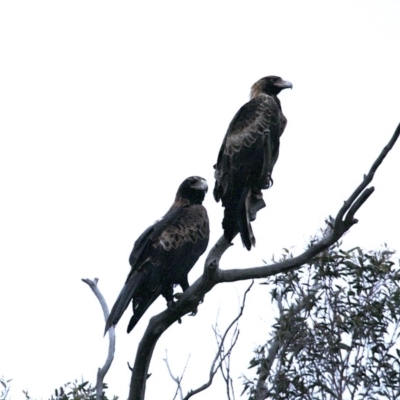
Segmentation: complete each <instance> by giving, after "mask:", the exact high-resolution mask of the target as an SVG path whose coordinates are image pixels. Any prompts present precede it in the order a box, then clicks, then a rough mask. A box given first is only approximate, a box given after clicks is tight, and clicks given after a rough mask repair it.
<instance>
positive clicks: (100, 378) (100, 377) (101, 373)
mask: <svg viewBox="0 0 400 400" xmlns="http://www.w3.org/2000/svg"><path fill="white" fill-rule="evenodd" d="M82 281H83V282H85V283H86V284H88V285H89V287H90V289H92V291H93V293H94V294H95V296H96V297H97V299H98V300H99V302H100V305H101V309H102V310H103V315H104V320H105V321H107V318H108V315H109V314H110V312H109V310H108V306H107V303H106V301H105V299H104V296H103V295H102V294H101V292H100V289H99V288H98V286H97V282H98V281H99V280H98V278H94V280H93V281H92V280H91V279H82ZM108 338H109V344H108V355H107V359H106V362H105V363H104V365H103V367H102V368H99V369H98V370H97V380H96V400H101V397H102V394H103V382H104V377H105V376H106V374H107V372H108V370H109V369H110V366H111V364H112V362H113V360H114V353H115V329H114V327H113V326H112V327H111V328H110V329H109V330H108Z"/></svg>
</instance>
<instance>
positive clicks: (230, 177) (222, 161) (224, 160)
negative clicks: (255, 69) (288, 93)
mask: <svg viewBox="0 0 400 400" xmlns="http://www.w3.org/2000/svg"><path fill="white" fill-rule="evenodd" d="M292 87H293V86H292V84H291V83H290V82H288V81H284V80H283V79H282V78H280V77H279V76H266V77H265V78H262V79H260V80H259V81H257V82H256V83H255V84H254V85H253V86H252V88H251V93H250V101H249V102H248V103H246V104H245V105H244V106H243V107H242V108H240V110H239V111H238V112H237V113H236V115H235V116H234V117H233V120H232V121H231V123H230V125H229V127H228V131H227V132H226V135H225V138H224V141H223V142H222V146H221V149H220V151H219V154H218V160H217V164H216V165H215V166H214V168H215V180H216V182H215V188H214V198H215V200H216V201H217V202H218V201H219V200H220V199H221V200H222V205H223V207H224V208H225V211H224V219H223V221H222V227H223V229H224V235H225V238H226V239H227V240H228V241H229V242H231V241H232V239H233V238H234V237H235V235H236V234H237V233H238V232H240V236H241V238H242V242H243V245H244V246H245V247H246V248H247V250H250V249H251V246H254V245H255V241H256V240H255V237H254V234H253V231H252V228H251V224H250V221H253V220H254V219H255V218H256V213H257V211H258V210H259V209H261V208H263V207H265V202H264V200H263V198H262V197H263V196H262V193H261V190H262V189H268V188H269V187H270V186H271V185H272V182H273V181H272V177H271V175H272V170H273V168H274V165H275V163H276V160H277V159H278V155H279V138H280V136H281V135H282V133H283V131H284V129H285V126H286V118H285V116H284V115H283V113H282V108H281V103H280V101H279V99H278V97H277V96H278V94H279V92H280V91H281V90H283V89H286V88H292Z"/></svg>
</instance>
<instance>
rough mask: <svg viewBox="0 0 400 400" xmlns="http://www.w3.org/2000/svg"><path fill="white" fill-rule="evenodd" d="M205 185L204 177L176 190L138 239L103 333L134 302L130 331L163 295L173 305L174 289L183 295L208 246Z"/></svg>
mask: <svg viewBox="0 0 400 400" xmlns="http://www.w3.org/2000/svg"><path fill="white" fill-rule="evenodd" d="M207 189H208V186H207V182H206V180H205V179H203V178H200V177H199V176H192V177H190V178H187V179H185V180H184V181H183V182H182V184H181V185H180V186H179V189H178V192H177V194H176V197H175V201H174V203H173V204H172V206H171V208H170V209H169V210H168V212H167V213H166V214H165V215H164V217H163V218H161V219H160V220H159V221H157V222H156V223H154V225H152V226H150V227H149V228H147V229H146V230H145V231H144V232H143V233H142V234H141V235H140V236H139V238H138V239H137V240H136V242H135V244H134V246H133V250H132V253H131V255H130V257H129V263H130V265H131V267H132V268H131V272H130V273H129V275H128V278H127V280H126V282H125V285H124V287H123V288H122V291H121V293H120V294H119V296H118V298H117V301H116V302H115V304H114V306H113V308H112V310H111V313H110V316H109V317H108V319H107V323H106V328H105V332H107V331H108V329H109V328H110V327H111V326H112V325H116V324H117V322H118V321H119V319H120V318H121V316H122V314H123V313H124V311H125V310H126V308H127V307H128V305H129V303H130V302H131V301H132V305H133V316H132V318H131V320H130V322H129V325H128V333H129V332H130V331H131V330H132V329H133V328H134V326H135V325H136V324H137V322H138V321H139V319H140V318H141V317H142V315H143V314H144V313H145V311H146V310H147V309H148V308H149V307H150V305H151V304H152V303H153V302H154V300H155V299H156V298H157V297H158V296H159V295H160V294H162V295H163V296H164V297H165V299H166V300H167V302H168V303H170V302H172V301H173V288H174V285H177V284H179V285H180V286H181V287H182V289H183V290H184V291H185V290H186V289H187V288H188V287H189V283H188V279H187V276H188V273H189V271H190V270H191V269H192V267H193V265H194V264H195V263H196V261H197V260H198V258H199V257H200V256H201V255H202V254H203V253H204V251H205V250H206V248H207V244H208V238H209V223H208V216H207V211H206V209H205V208H204V207H203V206H202V205H201V204H202V202H203V200H204V196H205V194H206V192H207Z"/></svg>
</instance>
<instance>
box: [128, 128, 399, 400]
mask: <svg viewBox="0 0 400 400" xmlns="http://www.w3.org/2000/svg"><path fill="white" fill-rule="evenodd" d="M399 135H400V124H399V125H398V126H397V128H396V131H395V132H394V134H393V136H392V138H391V139H390V141H389V143H388V144H387V145H386V146H385V147H384V149H383V150H382V151H381V153H380V154H379V156H378V158H377V159H376V161H375V162H374V163H373V165H372V167H371V169H370V171H369V173H368V175H366V176H365V177H364V179H363V181H362V182H361V184H360V185H359V186H358V187H357V188H356V189H355V191H354V192H353V193H352V194H351V196H350V197H349V198H348V199H347V200H346V201H345V202H344V204H343V206H342V207H341V209H340V210H339V212H338V214H337V215H336V218H335V220H334V221H332V224H331V230H330V231H329V232H328V233H327V234H326V235H325V236H324V237H323V238H322V239H321V240H319V241H318V242H315V243H314V244H313V245H311V246H310V247H309V248H308V249H307V250H306V251H305V252H304V253H303V254H301V255H299V256H297V257H294V258H291V259H286V260H284V261H282V262H278V263H275V264H273V265H265V266H261V267H254V268H246V269H229V270H221V269H220V268H219V261H220V259H221V257H222V255H223V254H224V252H225V251H226V250H227V249H228V248H229V247H230V244H229V243H228V242H227V241H226V239H225V238H224V237H221V238H220V239H219V240H218V242H217V243H216V244H215V245H214V247H213V248H212V249H211V251H210V253H209V254H208V257H207V259H206V262H205V267H204V273H203V275H202V276H201V277H200V278H199V279H197V281H196V282H194V284H193V285H192V286H190V287H189V288H188V289H187V290H186V291H185V292H184V293H183V294H182V296H181V297H180V298H179V300H178V301H177V302H176V303H175V304H174V306H173V307H172V308H168V309H166V310H165V311H163V312H162V313H160V314H158V315H156V316H154V317H153V318H151V319H150V322H149V325H148V327H147V329H146V332H145V334H144V336H143V338H142V340H141V342H140V344H139V347H138V351H137V354H136V359H135V365H134V367H133V372H132V378H131V386H130V393H129V400H144V394H145V390H146V379H147V373H148V368H149V365H150V360H151V356H152V354H153V350H154V347H155V345H156V343H157V340H158V339H159V337H160V336H161V335H162V334H163V332H164V331H165V330H166V329H168V327H169V326H170V325H172V324H173V323H174V322H175V321H177V320H178V319H179V318H181V317H182V316H184V315H185V314H187V313H190V312H192V310H193V309H195V307H197V306H198V305H199V303H200V302H201V301H202V300H203V299H204V296H205V294H206V293H207V292H209V291H210V290H211V289H212V288H213V287H214V286H215V285H217V284H219V283H224V282H235V281H241V280H247V279H260V278H266V277H268V276H272V275H276V274H278V273H282V272H287V271H291V270H293V269H296V268H299V267H301V266H302V265H304V264H305V263H307V262H308V261H310V260H311V259H312V258H313V257H315V256H316V255H317V254H318V253H320V252H321V251H323V250H325V249H327V248H329V247H330V246H331V245H333V244H334V243H335V242H337V241H338V240H339V239H340V238H341V237H342V236H343V235H344V234H345V233H346V232H347V231H348V230H349V229H350V228H351V227H352V226H353V225H354V224H356V223H357V222H358V221H357V220H356V219H355V218H354V216H355V213H356V211H357V210H358V209H359V208H360V207H361V206H362V205H363V204H364V203H365V201H366V200H367V199H368V197H369V196H370V195H371V194H372V193H373V191H374V188H373V187H371V188H368V189H367V186H368V184H369V183H370V182H371V181H372V179H373V177H374V174H375V172H376V170H377V169H378V168H379V166H380V165H381V163H382V162H383V160H384V159H385V157H386V156H387V154H388V153H389V151H390V150H391V149H392V147H393V146H394V144H395V142H396V140H397V139H398V137H399Z"/></svg>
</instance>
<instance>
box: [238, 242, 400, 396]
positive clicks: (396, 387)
mask: <svg viewBox="0 0 400 400" xmlns="http://www.w3.org/2000/svg"><path fill="white" fill-rule="evenodd" d="M290 256H291V255H290V254H289V252H288V251H286V254H285V255H284V258H287V257H290ZM399 283H400V269H399V265H398V263H397V264H395V262H394V261H393V252H392V251H389V250H388V249H387V248H384V249H383V250H381V251H370V252H363V251H362V250H361V249H360V248H358V247H357V248H354V249H351V250H349V251H343V250H341V249H340V248H339V245H336V246H335V247H333V248H331V249H329V250H327V251H325V252H324V253H321V254H319V255H318V256H317V257H315V258H314V259H313V260H312V261H311V262H310V263H309V264H308V265H305V266H303V267H302V268H301V269H299V270H296V271H292V272H290V273H286V274H280V275H277V276H274V277H272V278H270V279H269V280H268V282H267V284H268V285H269V286H270V287H272V288H273V289H272V291H271V295H272V301H273V303H274V305H276V306H277V309H278V312H279V317H278V318H277V319H276V323H275V325H274V326H273V332H272V334H271V338H270V340H269V341H268V343H267V344H265V345H263V346H260V347H259V348H258V349H257V350H256V352H255V357H254V358H253V359H252V360H251V361H250V368H252V367H256V368H257V370H256V371H257V378H256V379H254V380H249V379H245V382H244V390H243V392H247V393H248V395H249V399H251V400H258V399H310V400H311V399H342V398H343V399H344V398H345V399H377V398H384V399H399V398H400V351H399V349H398V348H396V341H397V339H398V338H399V335H400V287H399Z"/></svg>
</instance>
